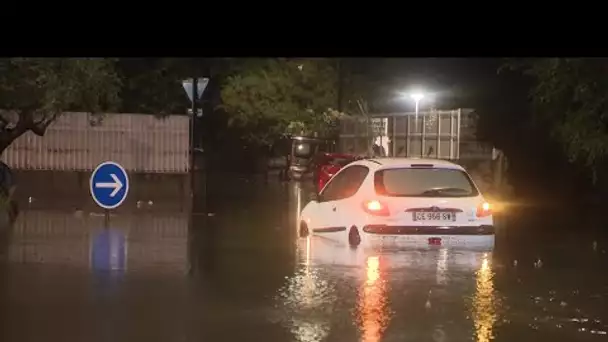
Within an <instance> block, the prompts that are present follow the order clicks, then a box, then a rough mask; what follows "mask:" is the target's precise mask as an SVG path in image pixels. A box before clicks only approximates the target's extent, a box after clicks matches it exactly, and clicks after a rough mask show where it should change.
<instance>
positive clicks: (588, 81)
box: [517, 58, 608, 178]
mask: <svg viewBox="0 0 608 342" xmlns="http://www.w3.org/2000/svg"><path fill="white" fill-rule="evenodd" d="M517 68H518V69H519V70H521V71H523V72H524V73H525V74H527V75H529V76H531V77H533V79H534V80H535V86H534V89H533V92H532V94H531V95H532V100H533V106H534V119H535V120H536V122H537V123H538V124H542V125H546V126H548V128H549V130H550V132H551V135H552V137H553V138H554V139H555V140H556V141H557V142H559V143H560V144H561V145H562V147H563V148H564V151H565V152H566V154H567V156H568V158H569V159H570V160H571V161H572V162H577V163H582V164H583V165H586V166H587V167H589V168H590V169H591V170H592V172H593V174H594V178H595V174H596V171H598V167H599V166H600V165H601V164H603V163H605V162H606V160H607V158H606V157H608V63H607V60H606V59H590V58H589V59H588V58H544V59H536V60H531V61H525V63H522V64H520V65H518V66H517Z"/></svg>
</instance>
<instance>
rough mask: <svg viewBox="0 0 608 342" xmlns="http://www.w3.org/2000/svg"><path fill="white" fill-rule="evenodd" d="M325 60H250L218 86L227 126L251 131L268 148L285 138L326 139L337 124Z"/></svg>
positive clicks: (333, 79) (332, 78)
mask: <svg viewBox="0 0 608 342" xmlns="http://www.w3.org/2000/svg"><path fill="white" fill-rule="evenodd" d="M334 64H335V63H332V61H330V60H327V59H285V58H281V59H264V60H260V59H254V60H251V61H248V62H246V63H244V64H243V65H241V66H240V68H239V69H238V72H237V73H235V74H233V75H231V76H229V77H227V78H226V79H225V82H224V83H223V85H222V89H221V98H222V105H221V108H222V109H223V110H225V111H226V112H227V113H228V115H229V116H230V121H229V123H230V124H231V125H237V126H246V127H249V128H251V129H255V134H253V135H252V136H251V137H250V138H252V139H255V140H259V141H260V142H263V143H269V142H270V141H272V140H273V139H274V138H276V137H277V136H280V135H282V134H290V133H296V134H299V133H302V132H304V133H305V134H310V133H312V132H316V133H318V134H320V135H326V134H328V133H329V131H330V130H331V129H332V126H333V124H334V123H335V121H336V118H337V117H339V116H340V115H341V113H338V112H337V111H336V110H335V108H336V107H337V73H336V68H335V65H334Z"/></svg>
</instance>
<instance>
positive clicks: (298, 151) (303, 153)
mask: <svg viewBox="0 0 608 342" xmlns="http://www.w3.org/2000/svg"><path fill="white" fill-rule="evenodd" d="M311 147H312V146H310V144H307V143H301V144H298V145H296V148H295V151H294V154H295V156H296V157H298V158H308V157H310V155H311V154H312V148H311Z"/></svg>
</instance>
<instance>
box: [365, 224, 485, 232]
mask: <svg viewBox="0 0 608 342" xmlns="http://www.w3.org/2000/svg"><path fill="white" fill-rule="evenodd" d="M362 230H363V232H364V233H367V234H373V235H494V233H495V229H494V226H493V225H477V226H392V225H383V224H370V225H366V226H364V227H363V229H362Z"/></svg>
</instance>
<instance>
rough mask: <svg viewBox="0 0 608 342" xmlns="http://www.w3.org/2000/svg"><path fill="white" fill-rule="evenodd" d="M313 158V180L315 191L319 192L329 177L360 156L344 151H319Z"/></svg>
mask: <svg viewBox="0 0 608 342" xmlns="http://www.w3.org/2000/svg"><path fill="white" fill-rule="evenodd" d="M315 159H316V160H315V170H314V171H313V182H314V184H315V186H316V187H317V192H321V190H323V187H324V186H325V184H327V182H328V181H329V180H330V179H331V177H333V176H334V175H335V174H336V173H338V171H340V169H341V168H343V167H344V166H346V165H348V164H350V163H352V162H353V161H355V160H359V159H361V157H359V156H356V155H354V154H344V153H320V154H319V156H317V158H315Z"/></svg>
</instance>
